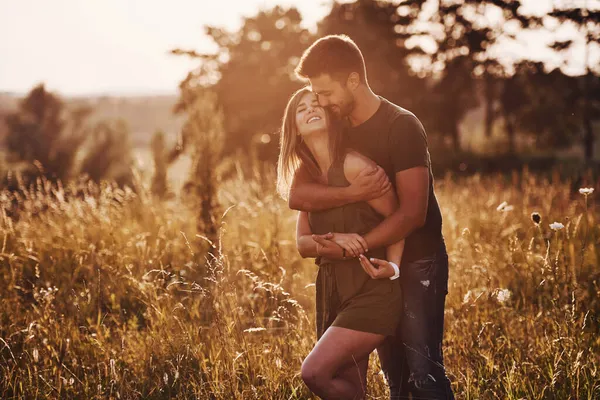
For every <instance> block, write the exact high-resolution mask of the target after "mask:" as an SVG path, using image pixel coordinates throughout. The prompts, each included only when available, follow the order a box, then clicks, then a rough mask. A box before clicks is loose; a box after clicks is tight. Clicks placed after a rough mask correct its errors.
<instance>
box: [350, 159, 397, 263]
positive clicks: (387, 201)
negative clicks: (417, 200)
mask: <svg viewBox="0 0 600 400" xmlns="http://www.w3.org/2000/svg"><path fill="white" fill-rule="evenodd" d="M373 165H375V163H374V162H373V161H372V160H370V159H369V158H367V157H365V156H363V155H362V154H360V153H358V152H355V151H350V152H349V153H348V154H347V156H346V159H345V161H344V174H345V175H346V179H348V181H349V182H350V183H352V180H353V179H355V177H356V176H357V175H358V174H360V173H361V171H362V170H364V169H365V168H373ZM368 204H369V205H370V206H371V207H373V209H374V210H375V211H377V212H378V213H379V214H381V215H383V216H384V217H388V216H389V215H391V214H393V213H394V211H396V209H397V208H398V199H397V198H396V194H395V193H394V191H393V190H390V191H388V192H386V193H384V194H383V195H381V196H379V197H377V198H375V199H372V200H369V201H368ZM403 252H404V240H400V241H399V242H396V243H392V244H391V245H389V246H387V248H386V256H387V261H391V262H393V263H395V264H396V265H400V261H401V260H402V253H403Z"/></svg>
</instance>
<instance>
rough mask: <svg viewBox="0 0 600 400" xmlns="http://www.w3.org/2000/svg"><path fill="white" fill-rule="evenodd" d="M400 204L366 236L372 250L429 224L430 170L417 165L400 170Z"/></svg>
mask: <svg viewBox="0 0 600 400" xmlns="http://www.w3.org/2000/svg"><path fill="white" fill-rule="evenodd" d="M396 190H397V193H398V199H399V202H400V206H399V207H398V208H397V209H396V211H394V212H393V213H392V214H391V215H389V216H388V217H387V218H386V219H385V220H383V221H382V222H381V223H380V224H379V225H378V226H377V227H375V228H374V229H373V230H372V231H370V232H369V233H367V234H366V235H365V236H364V239H365V240H366V241H367V244H368V247H369V248H370V249H376V248H379V247H383V246H389V245H390V244H392V243H395V242H399V241H400V240H402V239H405V238H406V237H407V236H408V235H410V234H411V233H412V232H413V231H414V230H416V229H418V228H420V227H421V226H423V224H425V219H426V218H427V205H428V203H429V170H428V169H427V167H414V168H410V169H407V170H404V171H400V172H397V173H396Z"/></svg>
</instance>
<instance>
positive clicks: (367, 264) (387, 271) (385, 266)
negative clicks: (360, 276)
mask: <svg viewBox="0 0 600 400" xmlns="http://www.w3.org/2000/svg"><path fill="white" fill-rule="evenodd" d="M358 259H359V261H360V265H362V267H363V269H364V270H365V272H366V273H367V274H368V275H369V276H370V277H371V278H373V279H384V278H391V277H392V276H394V274H395V273H396V271H394V267H392V264H390V263H389V262H388V261H386V260H380V259H378V258H371V259H370V260H369V259H368V258H367V257H365V256H364V255H363V254H361V255H360V257H358ZM373 264H375V265H377V266H378V267H379V268H376V267H375V266H374V265H373Z"/></svg>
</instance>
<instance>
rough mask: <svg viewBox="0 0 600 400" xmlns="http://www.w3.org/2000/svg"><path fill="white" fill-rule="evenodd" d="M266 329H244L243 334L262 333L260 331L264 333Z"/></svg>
mask: <svg viewBox="0 0 600 400" xmlns="http://www.w3.org/2000/svg"><path fill="white" fill-rule="evenodd" d="M266 330H267V328H248V329H244V332H262V331H266Z"/></svg>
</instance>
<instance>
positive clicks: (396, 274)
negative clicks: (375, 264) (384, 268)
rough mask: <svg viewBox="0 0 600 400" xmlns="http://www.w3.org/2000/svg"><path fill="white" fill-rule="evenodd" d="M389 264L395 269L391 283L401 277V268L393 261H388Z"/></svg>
mask: <svg viewBox="0 0 600 400" xmlns="http://www.w3.org/2000/svg"><path fill="white" fill-rule="evenodd" d="M388 263H390V265H391V266H392V268H394V275H392V276H390V281H393V280H395V279H398V278H399V277H400V267H399V266H398V264H396V263H395V262H393V261H388Z"/></svg>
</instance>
